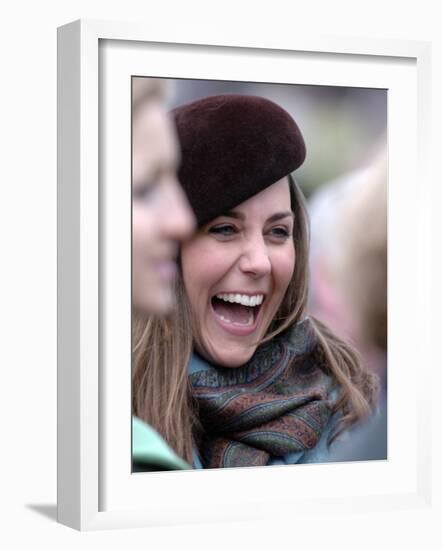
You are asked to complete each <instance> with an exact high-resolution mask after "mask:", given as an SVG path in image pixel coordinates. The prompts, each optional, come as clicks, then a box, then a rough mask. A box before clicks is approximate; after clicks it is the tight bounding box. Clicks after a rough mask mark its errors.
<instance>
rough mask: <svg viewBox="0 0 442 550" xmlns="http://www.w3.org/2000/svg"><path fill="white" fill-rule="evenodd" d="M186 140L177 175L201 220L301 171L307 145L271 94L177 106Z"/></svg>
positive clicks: (233, 96)
mask: <svg viewBox="0 0 442 550" xmlns="http://www.w3.org/2000/svg"><path fill="white" fill-rule="evenodd" d="M172 115H173V116H174V119H175V122H176V127H177V131H178V137H179V141H180V145H181V153H182V159H181V166H180V168H179V171H178V178H179V180H180V182H181V184H182V186H183V188H184V191H185V192H186V195H187V197H188V199H189V202H190V204H191V206H192V208H193V210H194V212H195V216H196V218H197V221H198V224H199V225H203V224H205V223H207V222H208V221H210V220H212V219H213V218H216V217H217V216H220V215H221V214H223V213H224V212H228V211H229V210H231V209H232V208H234V207H235V206H237V205H238V204H240V203H242V202H244V201H245V200H247V199H249V198H250V197H252V196H253V195H256V193H259V192H260V191H262V190H263V189H265V188H266V187H269V186H270V185H272V184H273V183H276V182H277V181H279V180H280V179H281V178H283V177H284V176H287V175H288V174H290V173H291V172H292V171H293V170H296V168H298V167H299V166H300V165H301V164H302V163H303V162H304V158H305V144H304V139H303V137H302V135H301V132H300V130H299V128H298V126H297V125H296V123H295V121H294V120H293V118H292V117H291V116H290V115H289V114H288V113H287V112H286V111H285V110H284V109H282V108H281V107H279V105H276V103H273V102H272V101H270V100H268V99H264V98H263V97H257V96H247V95H239V94H228V95H217V96H211V97H206V98H204V99H200V100H198V101H194V102H192V103H188V104H186V105H182V106H180V107H177V108H176V109H174V110H173V111H172Z"/></svg>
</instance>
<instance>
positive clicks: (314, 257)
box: [131, 76, 387, 472]
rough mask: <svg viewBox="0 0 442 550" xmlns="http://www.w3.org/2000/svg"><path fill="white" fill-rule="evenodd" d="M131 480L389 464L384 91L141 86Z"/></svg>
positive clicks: (136, 81) (220, 84)
mask: <svg viewBox="0 0 442 550" xmlns="http://www.w3.org/2000/svg"><path fill="white" fill-rule="evenodd" d="M131 86H132V132H131V134H132V135H131V137H132V139H131V141H132V469H133V472H151V471H164V470H191V469H210V468H237V467H247V466H270V465H295V464H311V463H316V464H323V463H330V462H345V461H366V460H384V459H386V458H387V90H386V89H377V88H358V87H344V86H319V85H311V86H310V85H294V84H277V83H275V84H269V83H257V82H233V81H216V80H198V79H165V78H148V77H141V76H140V77H137V76H133V77H132V83H131Z"/></svg>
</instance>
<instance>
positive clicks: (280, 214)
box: [223, 210, 295, 223]
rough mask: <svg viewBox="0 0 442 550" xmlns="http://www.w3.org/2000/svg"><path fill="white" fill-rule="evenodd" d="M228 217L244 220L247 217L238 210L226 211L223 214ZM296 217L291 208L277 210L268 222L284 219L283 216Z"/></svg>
mask: <svg viewBox="0 0 442 550" xmlns="http://www.w3.org/2000/svg"><path fill="white" fill-rule="evenodd" d="M223 216H225V217H226V218H235V219H236V220H242V221H244V220H245V219H246V217H245V215H244V214H243V213H242V212H237V211H236V210H230V211H229V212H226V213H225V214H223ZM289 217H290V218H294V217H295V215H294V214H293V212H292V211H291V210H286V211H284V212H276V213H275V214H272V215H271V216H270V218H268V219H267V223H273V222H277V221H278V220H282V219H283V218H289Z"/></svg>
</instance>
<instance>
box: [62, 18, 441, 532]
mask: <svg viewBox="0 0 442 550" xmlns="http://www.w3.org/2000/svg"><path fill="white" fill-rule="evenodd" d="M58 32H59V34H58V288H59V290H58V505H57V506H58V520H59V522H61V523H64V524H66V525H68V526H71V527H74V528H76V529H80V530H91V529H104V528H116V527H136V526H151V525H170V524H178V523H198V522H204V521H231V520H239V519H259V518H263V517H267V518H269V517H270V518H272V517H274V518H281V517H290V516H292V515H293V513H295V512H296V513H297V514H298V513H304V512H308V511H309V510H310V511H311V510H313V509H314V510H327V509H329V508H330V506H333V508H334V509H338V510H339V511H342V513H346V511H348V510H350V509H355V507H356V508H358V509H360V510H364V511H372V510H380V509H383V510H392V509H397V508H404V507H408V508H417V507H425V506H429V502H430V498H431V471H430V458H431V457H430V452H429V450H430V443H431V441H430V432H429V427H428V423H427V419H428V418H429V415H430V403H429V401H428V399H427V398H426V393H425V391H424V388H425V387H426V386H427V385H428V384H429V383H430V382H429V379H430V370H429V369H430V366H431V361H430V357H429V354H430V351H429V349H430V348H429V346H427V342H428V338H429V334H430V333H431V327H430V316H429V315H428V314H427V312H428V311H429V310H430V304H431V296H430V289H431V283H432V280H431V277H432V271H431V263H430V252H431V251H430V250H429V248H428V245H427V243H428V242H430V235H429V225H428V221H427V220H428V218H427V216H426V213H427V209H428V207H429V204H430V203H431V186H430V182H429V179H428V169H427V158H426V155H427V152H426V151H427V146H428V144H429V120H430V116H431V113H430V107H429V101H428V94H429V77H430V61H429V60H430V46H429V44H427V43H420V42H419V43H418V42H400V41H372V40H368V41H367V40H363V39H356V38H345V37H336V38H328V39H325V38H324V39H312V38H311V37H310V38H309V37H297V38H288V39H282V40H281V43H278V44H272V45H269V44H266V43H264V42H263V43H253V44H251V43H243V42H241V41H238V42H237V43H217V44H200V43H198V42H197V40H194V41H193V40H190V41H189V37H185V36H183V37H177V35H176V34H175V35H174V36H173V38H172V37H167V36H156V35H155V33H153V32H152V31H151V30H149V31H148V30H147V29H145V28H143V27H142V26H137V25H133V24H123V23H116V22H112V23H106V22H97V21H77V22H74V23H71V24H68V25H66V26H64V27H61V28H60V29H59V31H58ZM134 79H161V80H167V81H168V83H169V90H170V97H169V106H170V107H175V106H177V105H179V104H181V103H184V102H185V101H192V100H194V99H199V98H200V97H206V96H208V95H213V94H219V93H223V94H225V93H228V94H231V93H250V94H251V95H260V96H264V97H267V98H268V99H271V100H273V101H276V102H279V103H280V104H281V103H282V104H284V105H283V106H284V107H285V108H286V109H287V110H290V98H289V96H290V97H291V96H292V95H293V93H297V94H298V96H297V97H298V104H299V103H300V102H304V104H305V105H307V107H305V109H304V110H301V112H300V114H299V116H300V117H301V118H302V116H303V113H304V116H305V118H306V120H305V121H304V126H306V125H308V122H310V123H311V122H312V117H311V116H310V117H309V116H308V113H309V109H310V112H312V111H313V110H316V111H317V110H318V109H319V108H320V106H321V105H322V104H327V105H328V116H334V117H336V118H345V119H346V122H347V131H348V134H345V133H344V134H343V133H342V132H344V130H342V132H340V133H339V135H335V134H334V135H333V138H330V139H329V140H328V143H331V144H332V146H331V151H329V152H327V151H325V150H324V145H322V144H323V143H324V142H323V141H322V142H321V139H320V138H321V137H323V136H320V135H319V134H320V133H322V132H324V131H325V130H324V128H325V126H321V128H314V127H312V128H310V129H308V130H307V132H308V133H310V134H311V135H310V139H309V142H312V141H314V137H315V132H316V135H318V140H317V141H318V144H317V149H316V151H315V148H314V146H313V149H312V152H311V155H312V157H313V161H312V163H311V165H310V168H309V167H305V168H304V169H301V170H304V172H300V176H299V179H300V180H303V181H304V185H305V188H304V192H305V193H307V194H308V193H310V192H312V193H313V190H312V189H311V188H310V187H309V186H314V184H315V183H314V182H315V181H316V180H318V179H321V178H322V179H324V178H325V176H318V175H317V174H316V175H312V174H311V173H309V169H311V166H312V165H313V166H315V167H316V168H318V166H319V161H318V162H316V161H315V158H316V159H319V158H321V157H322V158H324V157H325V158H326V159H327V161H326V162H328V164H329V165H330V164H331V163H332V162H335V161H336V162H337V159H336V157H339V161H343V159H344V157H345V153H347V159H351V160H347V163H348V164H347V165H345V164H344V165H343V167H342V166H341V168H336V169H335V172H333V170H329V171H328V172H327V174H328V176H327V177H328V179H330V175H331V176H337V175H338V174H339V173H340V171H346V172H352V171H353V170H356V168H357V165H360V164H362V160H363V159H364V158H365V156H366V153H367V149H368V148H369V147H371V146H373V145H374V144H376V151H378V150H381V151H382V153H383V155H384V156H385V158H388V163H386V164H385V167H386V168H385V177H386V179H387V180H388V361H387V365H388V391H387V396H388V398H387V396H386V402H388V430H387V434H388V446H387V447H386V448H387V449H388V452H385V456H378V457H377V460H370V459H369V457H368V456H367V457H366V458H367V459H365V460H354V461H351V462H349V461H346V460H344V459H343V460H342V461H341V460H339V459H336V460H335V461H333V462H332V463H327V464H312V463H307V464H298V465H296V466H285V465H281V466H277V465H275V466H274V467H272V468H262V467H251V468H213V469H212V468H210V469H199V470H197V469H188V470H184V471H183V470H172V471H149V472H134V471H133V464H132V422H131V417H132V381H131V379H132V328H131V327H132V288H131V282H132V273H131V266H132V140H133V134H132V115H133V113H132V103H133V97H132V90H133V82H134ZM252 86H253V88H251V87H252ZM288 90H289V91H290V93H289V92H288ZM295 90H297V91H296V92H295ZM358 101H359V102H360V103H359V104H358ZM321 102H322V103H321ZM358 105H359V106H363V107H364V110H365V111H366V118H365V119H364V120H369V121H370V124H368V123H364V122H363V121H362V119H358V116H359V114H360V112H361V109H362V107H361V108H360V109H359V110H358V108H357V106H358ZM342 106H343V108H342ZM355 106H356V107H355ZM339 107H340V110H339ZM352 108H354V110H355V112H356V113H358V114H356V115H354V116H353V118H352V117H351V113H350V112H351V110H352ZM370 109H372V110H370ZM305 113H307V114H305ZM367 113H368V114H367ZM373 113H374V114H373ZM324 116H325V115H324ZM364 124H365V125H364ZM370 132H371V134H370ZM349 136H351V137H349ZM354 136H359V138H358V140H356V139H355V138H354ZM339 139H340V140H341V142H339ZM333 145H334V146H335V149H334V147H333ZM333 149H334V150H333ZM327 154H328V157H327V156H326V155H327ZM315 155H316V156H315ZM355 159H356V160H357V162H355ZM352 162H353V164H352ZM344 163H345V160H344ZM417 174H419V177H418V178H417ZM300 183H301V184H302V182H300ZM319 219H322V218H321V216H319ZM410 256H411V257H412V260H413V261H410ZM404 297H406V300H405V299H404ZM403 342H407V345H406V346H404V345H403ZM422 358H424V359H422ZM425 358H426V360H425ZM417 363H419V365H420V367H419V368H420V369H421V371H422V375H421V376H420V377H419V378H416V375H415V365H416V364H417ZM290 487H293V490H289V491H288V490H287V488H290ZM295 488H296V490H295ZM214 494H216V499H214V496H213V495H214ZM209 503H213V505H209Z"/></svg>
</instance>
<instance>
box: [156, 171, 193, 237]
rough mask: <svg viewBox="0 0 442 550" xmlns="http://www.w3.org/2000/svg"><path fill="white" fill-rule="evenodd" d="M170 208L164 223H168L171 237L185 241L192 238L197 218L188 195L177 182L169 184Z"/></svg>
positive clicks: (172, 181) (173, 181)
mask: <svg viewBox="0 0 442 550" xmlns="http://www.w3.org/2000/svg"><path fill="white" fill-rule="evenodd" d="M168 199H169V200H168V208H167V210H168V211H167V213H164V214H165V218H164V219H163V223H167V226H168V227H167V230H168V233H169V237H170V238H173V239H176V240H183V239H186V238H187V237H190V235H191V234H192V232H193V230H194V229H195V217H194V215H193V212H192V209H191V208H190V205H189V203H188V201H187V198H186V195H185V193H184V191H183V190H182V188H181V186H180V184H179V183H178V181H177V180H175V179H174V180H171V181H170V184H169V194H168Z"/></svg>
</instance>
